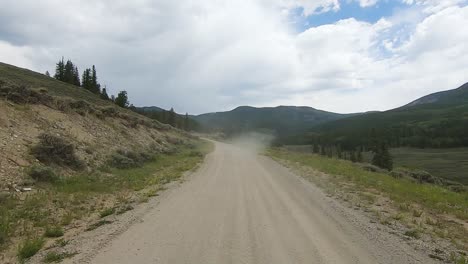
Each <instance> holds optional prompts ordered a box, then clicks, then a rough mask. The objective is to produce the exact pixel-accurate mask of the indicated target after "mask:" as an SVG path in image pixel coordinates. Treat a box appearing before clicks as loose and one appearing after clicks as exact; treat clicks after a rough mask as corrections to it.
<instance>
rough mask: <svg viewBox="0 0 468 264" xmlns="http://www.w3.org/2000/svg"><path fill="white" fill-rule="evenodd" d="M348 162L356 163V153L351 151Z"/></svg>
mask: <svg viewBox="0 0 468 264" xmlns="http://www.w3.org/2000/svg"><path fill="white" fill-rule="evenodd" d="M350 160H351V162H356V161H357V158H356V153H355V152H354V151H351V156H350Z"/></svg>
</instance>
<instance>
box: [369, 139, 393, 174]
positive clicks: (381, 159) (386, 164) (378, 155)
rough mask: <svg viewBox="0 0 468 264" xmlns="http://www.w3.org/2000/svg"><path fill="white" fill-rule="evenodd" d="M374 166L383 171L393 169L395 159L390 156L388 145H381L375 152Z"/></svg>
mask: <svg viewBox="0 0 468 264" xmlns="http://www.w3.org/2000/svg"><path fill="white" fill-rule="evenodd" d="M372 164H373V165H375V166H378V167H380V168H383V169H387V170H392V169H393V158H392V155H391V154H390V151H389V149H388V146H387V144H385V143H381V144H379V145H378V147H377V150H376V151H375V152H374V157H373V158H372Z"/></svg>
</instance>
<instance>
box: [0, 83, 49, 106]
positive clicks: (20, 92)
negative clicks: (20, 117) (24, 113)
mask: <svg viewBox="0 0 468 264" xmlns="http://www.w3.org/2000/svg"><path fill="white" fill-rule="evenodd" d="M0 96H3V97H5V98H6V99H7V100H8V101H11V102H14V103H17V104H28V103H29V104H45V105H47V104H49V103H50V102H51V101H52V97H51V96H50V95H47V94H46V93H42V92H40V91H36V90H32V89H29V88H26V87H25V86H12V85H4V86H2V87H1V89H0Z"/></svg>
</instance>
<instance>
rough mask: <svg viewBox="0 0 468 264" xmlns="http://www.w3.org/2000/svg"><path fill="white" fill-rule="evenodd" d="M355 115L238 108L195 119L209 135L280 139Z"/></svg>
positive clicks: (285, 108) (307, 109)
mask: <svg viewBox="0 0 468 264" xmlns="http://www.w3.org/2000/svg"><path fill="white" fill-rule="evenodd" d="M348 116H352V115H343V114H337V113H331V112H326V111H322V110H317V109H314V108H312V107H305V106H304V107H297V106H278V107H264V108H256V107H250V106H241V107H237V108H236V109H234V110H231V111H227V112H217V113H208V114H203V115H198V116H195V117H194V119H195V120H196V121H198V122H199V123H200V125H201V126H202V128H203V129H204V130H206V131H217V132H224V133H225V134H227V135H231V134H238V133H242V132H250V131H265V132H269V133H274V134H275V135H276V136H278V137H283V136H286V135H294V134H298V133H301V132H305V131H307V130H309V129H311V128H312V127H314V126H316V125H318V124H322V123H325V122H329V121H333V120H338V119H342V118H345V117H348Z"/></svg>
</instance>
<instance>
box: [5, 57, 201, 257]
mask: <svg viewBox="0 0 468 264" xmlns="http://www.w3.org/2000/svg"><path fill="white" fill-rule="evenodd" d="M207 151H209V146H208V145H207V143H206V142H205V143H204V142H202V141H200V140H199V139H197V138H195V137H193V136H191V135H189V134H187V133H185V132H183V131H181V130H177V129H174V128H172V127H171V126H168V125H163V124H161V123H159V122H158V121H156V120H152V119H150V118H147V117H145V116H143V115H140V114H138V113H135V112H133V111H130V110H128V109H124V108H120V107H118V106H116V105H115V104H113V103H112V102H110V101H106V100H101V99H100V98H99V97H98V96H97V95H95V94H93V93H91V92H88V91H87V90H85V89H83V88H80V87H77V86H73V85H69V84H66V83H63V82H60V81H57V80H55V79H53V78H50V77H46V76H45V75H42V74H39V73H36V72H33V71H29V70H26V69H21V68H18V67H14V66H11V65H7V64H3V63H0V262H2V263H3V262H5V263H16V262H17V261H16V259H19V260H20V261H21V262H23V261H25V260H27V259H28V258H29V257H31V256H32V255H34V254H35V253H36V252H37V251H38V250H40V249H41V248H42V247H43V246H45V245H46V246H47V247H49V246H51V248H53V249H54V248H55V249H57V247H59V245H60V243H59V242H58V241H59V239H60V237H63V236H67V233H68V232H69V230H72V231H71V232H85V231H86V230H92V229H95V228H98V227H99V226H100V225H102V224H105V223H109V220H107V219H106V217H107V216H109V215H115V214H119V213H124V212H125V211H128V210H131V209H132V208H133V206H136V205H137V204H138V203H140V202H145V201H147V200H148V199H149V198H150V197H152V196H155V195H156V193H157V192H158V191H159V190H160V189H162V188H163V185H164V184H165V183H167V182H169V181H171V180H174V179H177V178H179V177H180V176H181V175H182V174H183V172H184V171H186V170H189V169H192V168H193V167H195V166H196V165H197V163H198V162H200V161H201V160H202V159H203V157H204V155H205V154H206V152H207ZM68 235H69V234H68ZM54 241H56V242H57V243H53V242H54ZM63 253H64V254H65V255H67V254H72V253H73V252H63Z"/></svg>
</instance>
